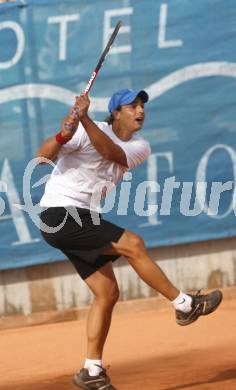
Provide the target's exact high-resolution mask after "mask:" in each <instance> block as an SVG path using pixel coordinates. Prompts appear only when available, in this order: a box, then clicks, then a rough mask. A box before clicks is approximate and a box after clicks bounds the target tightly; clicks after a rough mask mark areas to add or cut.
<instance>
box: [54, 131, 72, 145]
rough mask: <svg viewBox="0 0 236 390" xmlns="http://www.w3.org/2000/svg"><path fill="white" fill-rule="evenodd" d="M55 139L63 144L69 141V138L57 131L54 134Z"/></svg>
mask: <svg viewBox="0 0 236 390" xmlns="http://www.w3.org/2000/svg"><path fill="white" fill-rule="evenodd" d="M55 138H56V141H57V142H58V143H59V144H60V145H64V144H66V143H67V142H68V141H70V140H69V139H65V138H64V137H63V136H62V135H61V133H57V134H56V136H55Z"/></svg>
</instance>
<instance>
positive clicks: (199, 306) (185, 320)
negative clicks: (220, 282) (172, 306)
mask: <svg viewBox="0 0 236 390" xmlns="http://www.w3.org/2000/svg"><path fill="white" fill-rule="evenodd" d="M188 295H190V296H191V298H192V310H191V311H190V312H188V313H184V312H182V311H180V310H176V311H175V313H176V322H177V324H178V325H182V326H185V325H189V324H192V323H193V322H195V321H196V320H197V319H198V317H200V316H205V315H207V314H210V313H212V312H213V311H215V310H216V309H217V307H218V306H219V304H220V303H221V301H222V298H223V294H222V292H221V291H220V290H215V291H212V292H211V293H209V294H206V295H201V294H200V291H198V292H197V294H196V295H191V294H188Z"/></svg>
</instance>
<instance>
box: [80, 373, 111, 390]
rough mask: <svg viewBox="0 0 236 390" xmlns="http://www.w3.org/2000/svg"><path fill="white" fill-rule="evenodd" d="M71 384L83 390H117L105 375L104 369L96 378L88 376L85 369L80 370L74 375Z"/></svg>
mask: <svg viewBox="0 0 236 390" xmlns="http://www.w3.org/2000/svg"><path fill="white" fill-rule="evenodd" d="M73 382H74V384H75V385H76V386H78V387H79V388H80V389H83V390H117V389H116V388H115V387H114V386H113V385H112V384H111V381H110V378H109V376H108V375H107V374H106V370H105V368H102V371H101V372H100V374H99V375H97V376H90V375H89V373H88V370H87V368H82V369H81V370H80V371H79V372H78V373H76V374H75V375H74V378H73Z"/></svg>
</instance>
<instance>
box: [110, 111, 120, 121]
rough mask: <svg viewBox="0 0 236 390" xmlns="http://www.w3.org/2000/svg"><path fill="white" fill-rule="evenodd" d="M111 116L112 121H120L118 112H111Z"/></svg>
mask: <svg viewBox="0 0 236 390" xmlns="http://www.w3.org/2000/svg"><path fill="white" fill-rule="evenodd" d="M112 115H113V118H114V120H119V119H120V110H114V111H112Z"/></svg>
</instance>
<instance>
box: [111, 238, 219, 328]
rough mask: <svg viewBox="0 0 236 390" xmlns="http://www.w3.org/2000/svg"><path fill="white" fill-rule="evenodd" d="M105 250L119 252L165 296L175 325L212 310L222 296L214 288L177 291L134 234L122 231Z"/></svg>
mask: <svg viewBox="0 0 236 390" xmlns="http://www.w3.org/2000/svg"><path fill="white" fill-rule="evenodd" d="M104 253H106V254H120V255H123V256H125V257H127V259H128V261H129V263H130V265H131V266H132V267H133V268H134V270H135V271H136V272H137V274H138V275H139V276H140V277H141V278H142V279H143V280H144V281H145V282H146V283H147V284H148V285H149V286H150V287H152V288H154V289H155V290H156V291H158V292H159V293H161V294H162V295H164V296H165V297H166V298H167V299H169V300H170V301H171V302H172V303H173V306H174V307H175V309H176V321H177V323H178V324H179V325H189V324H191V323H192V322H194V321H196V320H197V318H198V317H199V316H200V315H207V314H210V313H212V312H213V311H214V310H216V308H217V307H218V306H219V304H220V302H221V300H222V293H221V291H219V290H215V291H213V292H211V293H210V294H206V295H200V293H197V295H194V296H193V295H190V294H185V293H183V292H181V291H179V290H178V289H177V288H176V287H175V286H174V285H173V284H172V283H171V282H170V281H169V279H168V278H167V277H166V275H165V274H164V272H163V271H162V270H161V269H160V267H159V266H158V265H157V264H156V263H155V262H154V261H153V260H152V259H151V258H150V256H149V255H148V252H147V250H146V248H145V245H144V241H143V240H142V238H141V237H139V236H138V235H137V234H134V233H132V232H129V231H127V230H126V231H125V232H124V233H123V235H122V236H121V238H120V239H119V240H118V241H117V242H113V243H112V248H109V249H106V250H105V251H104Z"/></svg>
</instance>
